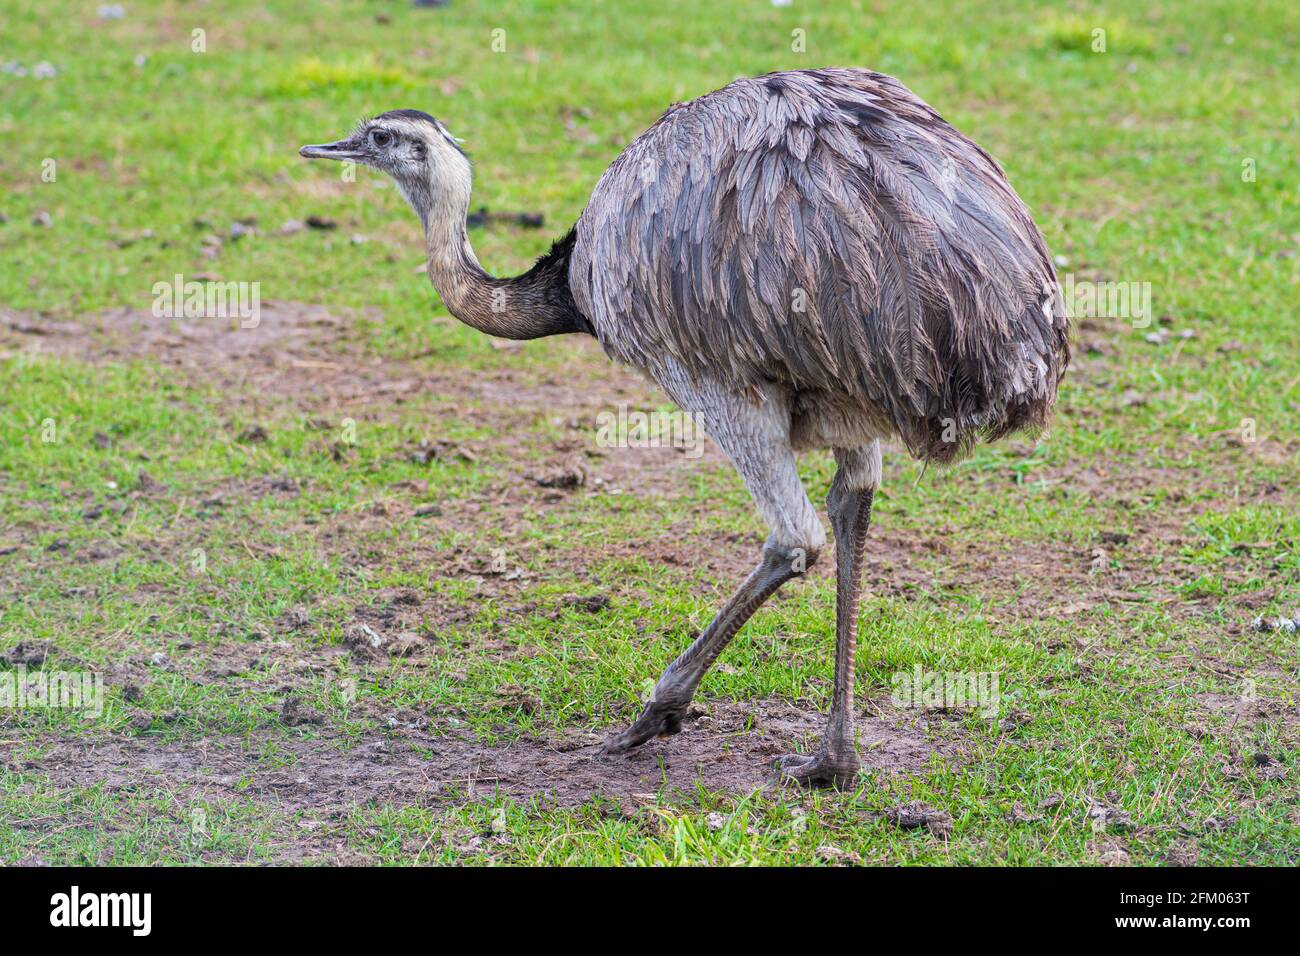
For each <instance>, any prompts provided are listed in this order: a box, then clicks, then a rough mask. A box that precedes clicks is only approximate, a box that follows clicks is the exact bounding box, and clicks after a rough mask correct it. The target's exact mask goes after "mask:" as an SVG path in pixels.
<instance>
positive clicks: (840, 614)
mask: <svg viewBox="0 0 1300 956" xmlns="http://www.w3.org/2000/svg"><path fill="white" fill-rule="evenodd" d="M835 456H836V459H837V460H838V461H839V469H838V470H837V471H836V473H835V480H834V481H832V482H831V490H830V494H829V495H828V496H827V499H826V505H827V510H828V511H829V512H830V516H831V527H832V528H833V529H834V532H835V688H834V691H833V694H832V697H831V714H830V720H829V722H828V723H827V726H826V733H825V735H824V736H823V737H822V742H821V746H820V747H819V748H818V750H817V752H816V753H814V754H789V755H787V756H785V757H782V758H780V759H779V760H778V761H777V769H778V772H779V773H780V775H781V777H783V778H789V779H792V780H795V781H797V782H799V783H801V784H804V785H805V786H810V787H839V788H841V789H848V788H850V787H852V786H853V785H854V784H855V783H856V782H857V779H858V770H859V768H860V767H861V762H860V761H859V760H858V755H857V751H856V749H855V747H854V727H853V723H854V713H853V679H854V671H853V654H854V649H855V646H856V644H857V639H858V584H859V579H860V577H861V573H862V556H863V553H864V552H865V550H866V546H867V529H868V528H869V527H870V526H871V502H872V499H873V498H874V496H875V489H876V485H877V484H878V483H879V481H880V448H879V445H878V444H873V445H871V446H869V448H867V449H865V450H862V451H858V450H854V451H849V452H841V451H839V450H838V449H837V450H836V453H835ZM863 486H865V487H863Z"/></svg>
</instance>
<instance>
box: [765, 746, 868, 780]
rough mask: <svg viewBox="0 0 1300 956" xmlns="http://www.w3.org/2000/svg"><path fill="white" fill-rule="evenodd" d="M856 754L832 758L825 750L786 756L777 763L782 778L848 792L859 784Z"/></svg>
mask: <svg viewBox="0 0 1300 956" xmlns="http://www.w3.org/2000/svg"><path fill="white" fill-rule="evenodd" d="M860 766H861V764H860V763H859V762H858V758H857V755H856V754H850V755H849V756H848V757H832V756H831V755H830V754H828V753H827V752H826V751H824V750H819V751H817V753H815V754H786V755H785V756H784V757H781V758H779V759H778V760H777V761H776V769H777V772H778V773H779V774H780V776H781V778H782V779H783V780H784V779H789V780H793V781H795V782H796V783H799V784H802V785H803V786H805V787H835V788H836V789H839V790H848V789H850V788H851V787H853V786H854V785H855V784H856V783H857V782H858V768H859V767H860Z"/></svg>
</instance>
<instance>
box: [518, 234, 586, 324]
mask: <svg viewBox="0 0 1300 956" xmlns="http://www.w3.org/2000/svg"><path fill="white" fill-rule="evenodd" d="M577 241H578V230H577V227H576V226H575V227H574V228H572V229H570V230H569V231H568V232H567V233H565V234H564V235H563V236H561V237H560V238H559V239H556V240H555V242H553V243H551V248H550V249H549V250H547V252H546V254H545V255H543V256H542V257H541V258H539V259H538V260H537V261H536V262H535V263H533V267H532V268H531V269H529V270H528V271H527V272H525V273H524V274H523V275H521V276H519V277H518V278H516V279H507V280H505V281H507V282H510V283H513V284H515V285H516V286H517V287H519V288H523V289H527V290H528V294H529V295H530V296H532V297H535V298H536V299H538V300H540V301H538V302H537V304H539V305H542V306H543V311H544V312H546V313H547V314H548V315H549V316H550V317H551V319H552V320H553V321H555V322H556V326H555V328H554V331H553V332H548V333H547V334H556V333H563V332H585V333H586V334H587V335H595V334H596V332H595V328H594V326H592V324H591V321H590V320H589V319H588V318H587V317H586V316H585V315H583V314H582V313H581V312H579V311H578V304H577V303H576V302H575V301H574V300H573V289H572V288H571V287H570V286H569V259H570V257H571V256H572V255H573V247H574V245H575V244H576V243H577Z"/></svg>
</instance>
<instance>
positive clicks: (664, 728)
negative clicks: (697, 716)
mask: <svg viewBox="0 0 1300 956" xmlns="http://www.w3.org/2000/svg"><path fill="white" fill-rule="evenodd" d="M685 717H686V705H685V704H682V705H675V704H666V703H663V702H660V701H653V700H652V701H651V702H650V703H648V704H646V705H645V710H643V711H641V716H640V717H638V718H637V719H636V721H635V722H634V723H633V724H632V726H631V727H629V728H628V729H627V730H625V731H623V732H622V733H621V734H615V735H614V736H613V737H610V738H609V739H608V740H606V741H605V745H604V746H603V747H602V748H601V750H600V752H601V753H603V754H621V753H626V752H627V751H629V750H631V749H632V748H633V747H639V746H641V745H642V744H643V743H645V742H646V741H647V740H649V739H650V738H651V737H671V736H672V735H673V734H677V733H681V730H682V721H683V720H684V719H685Z"/></svg>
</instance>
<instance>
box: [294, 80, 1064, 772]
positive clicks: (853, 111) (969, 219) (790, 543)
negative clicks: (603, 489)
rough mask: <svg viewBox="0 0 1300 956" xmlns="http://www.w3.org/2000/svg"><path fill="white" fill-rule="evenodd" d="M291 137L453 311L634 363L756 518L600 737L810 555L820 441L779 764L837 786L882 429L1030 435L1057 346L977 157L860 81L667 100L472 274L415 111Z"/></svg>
mask: <svg viewBox="0 0 1300 956" xmlns="http://www.w3.org/2000/svg"><path fill="white" fill-rule="evenodd" d="M302 152H303V154H304V155H306V156H323V157H330V158H341V159H353V160H356V161H359V162H365V163H368V164H370V165H373V166H376V167H378V168H380V169H383V170H385V171H387V172H389V173H390V174H391V175H393V177H394V178H395V179H396V180H397V182H398V184H399V185H400V186H401V188H402V190H403V192H404V193H405V195H406V197H407V199H408V200H409V201H410V202H411V204H412V206H413V207H414V208H415V210H416V212H417V213H418V214H419V216H420V219H421V222H422V223H423V225H424V231H425V237H426V243H427V246H428V251H429V275H430V278H431V279H432V281H433V282H434V284H435V286H437V288H438V290H439V292H440V294H441V295H442V298H443V301H444V302H445V303H446V305H447V307H448V309H449V310H450V311H451V312H452V313H453V314H454V315H456V316H457V317H459V318H461V319H462V320H463V321H465V322H467V323H468V324H470V325H472V326H474V327H476V328H479V329H482V330H483V331H486V332H489V333H490V334H493V335H503V336H507V337H512V338H535V337H538V336H542V335H550V334H555V333H561V332H584V333H588V334H592V335H594V336H595V337H596V338H597V340H599V342H600V343H601V345H602V346H603V347H604V349H605V350H606V352H608V353H609V354H610V355H611V356H612V357H613V358H615V359H617V360H619V361H622V362H626V363H628V364H630V365H632V366H635V367H637V368H640V369H642V370H644V371H645V372H647V373H648V374H649V375H650V376H652V377H653V378H654V379H655V380H656V381H657V382H659V383H660V385H662V386H663V388H664V389H665V391H667V392H668V393H669V395H671V396H672V397H673V399H674V400H675V401H676V402H677V403H678V404H679V405H680V406H681V407H682V408H683V409H685V410H687V411H690V412H694V413H696V414H698V415H699V416H700V417H701V418H702V419H703V423H704V426H705V428H706V429H707V430H708V431H709V434H710V435H712V436H713V438H714V439H715V440H716V441H717V442H718V444H719V445H720V446H721V447H722V448H723V450H724V451H726V452H727V454H728V455H729V456H730V457H731V459H732V461H733V462H734V463H735V465H736V467H737V469H738V470H739V471H740V473H741V475H742V476H743V477H744V479H745V481H746V484H747V485H748V487H749V489H750V492H751V493H752V494H753V496H754V499H755V501H756V503H757V505H758V507H759V510H760V511H761V512H762V514H763V516H764V517H765V518H766V520H767V522H768V524H769V526H770V528H771V529H772V533H771V536H770V537H769V538H768V542H767V544H766V545H765V547H764V552H763V557H762V560H761V561H760V563H759V565H758V567H757V568H756V569H755V571H754V573H753V574H751V575H750V577H749V578H748V579H747V580H746V581H745V582H744V583H743V584H742V585H741V587H740V589H739V590H738V591H737V593H736V594H735V595H734V596H733V597H732V599H731V600H730V601H729V602H728V603H727V604H726V605H725V606H724V608H723V609H722V611H721V612H720V613H719V614H718V616H717V618H715V619H714V621H713V622H712V623H711V624H710V625H709V627H708V628H706V629H705V631H704V632H703V633H702V634H701V635H700V637H699V638H698V639H697V640H696V641H695V642H694V643H693V644H692V645H691V647H690V648H688V649H687V650H686V651H685V652H683V654H682V655H681V656H680V657H679V658H678V659H677V660H676V661H674V662H673V664H672V665H670V666H669V668H668V670H667V671H666V672H665V673H664V675H663V677H661V678H660V680H659V683H658V685H657V686H656V689H655V693H654V695H653V697H652V699H651V700H650V701H649V702H648V703H647V704H646V706H645V709H644V710H643V712H642V714H641V716H640V717H639V718H638V720H637V721H636V722H635V723H634V724H633V725H632V727H631V728H629V729H628V730H627V731H626V732H625V733H623V734H621V735H619V736H617V737H615V738H613V739H611V741H610V742H609V744H608V745H607V750H608V751H612V752H618V751H621V750H625V749H627V748H629V747H633V746H636V745H638V744H640V743H643V742H644V741H645V740H647V739H649V738H650V737H652V736H655V735H666V734H671V733H674V732H676V731H677V730H678V729H680V725H681V720H682V717H683V715H684V713H685V710H686V705H687V704H688V703H689V701H690V700H691V698H692V696H693V695H694V693H695V690H696V688H697V686H698V684H699V681H700V679H701V678H702V677H703V675H704V672H705V671H706V670H707V669H708V667H709V665H710V664H712V662H713V661H714V660H715V659H716V658H717V656H718V655H719V654H720V653H721V651H722V649H723V648H724V647H725V646H726V644H727V642H728V641H729V640H730V639H731V637H732V636H733V635H734V634H735V632H736V631H737V630H738V629H739V628H740V626H741V625H743V624H744V622H745V621H746V620H747V619H748V618H749V616H750V615H751V614H752V613H753V612H754V611H755V610H756V609H757V607H758V606H759V605H760V604H761V603H762V602H763V600H765V599H766V598H767V597H768V596H769V595H770V594H771V593H772V592H774V591H775V590H776V589H777V588H778V587H780V585H781V584H782V583H784V582H785V581H786V580H788V579H789V578H791V577H793V576H795V575H797V574H800V573H802V572H803V571H804V570H805V569H806V568H807V567H808V566H810V565H811V564H812V562H813V561H815V560H816V559H817V557H818V554H819V552H820V550H821V549H822V547H823V546H824V544H825V532H824V530H823V529H822V526H821V523H820V521H819V520H818V519H817V516H816V513H815V511H814V510H813V509H812V506H811V504H810V502H809V501H808V498H807V495H806V494H805V492H804V490H803V488H802V485H801V484H800V481H799V477H798V473H797V470H796V468H795V464H794V452H795V451H796V450H800V449H806V448H814V447H826V448H831V449H833V450H834V453H835V457H836V461H837V463H838V466H839V470H838V471H837V474H836V477H835V480H834V481H833V482H832V485H831V490H830V497H829V498H828V502H827V504H828V510H829V513H830V517H831V523H832V527H833V529H834V532H835V539H836V558H837V606H836V607H837V615H836V617H837V653H836V676H835V685H834V686H835V693H834V697H833V701H832V707H831V719H830V723H829V726H828V729H827V733H826V736H825V738H824V739H823V742H822V745H821V747H820V749H819V750H818V751H817V752H816V753H814V754H812V755H794V756H791V757H788V758H784V759H783V760H782V761H781V768H782V770H783V772H784V773H785V774H787V775H789V776H791V777H794V778H796V779H799V780H802V781H804V782H808V783H815V784H826V783H837V784H845V783H848V782H851V781H852V780H853V779H855V777H856V769H857V766H858V759H857V756H856V753H855V750H854V744H853V655H854V644H855V639H856V630H857V616H858V578H859V576H860V569H861V562H862V554H863V549H864V547H865V541H866V530H867V527H868V525H869V522H870V514H871V501H872V498H873V495H874V491H875V488H876V487H877V485H878V484H879V481H880V444H879V442H880V440H881V439H889V438H896V439H898V440H900V441H901V442H902V443H903V444H904V445H905V446H906V447H907V449H908V450H909V451H910V452H911V453H912V454H913V455H914V456H916V457H918V458H921V459H924V460H927V461H938V462H947V461H952V460H954V459H955V458H957V457H959V456H960V455H962V454H963V453H965V452H966V451H967V450H968V449H969V448H970V446H971V445H972V443H973V442H975V441H976V440H979V439H995V438H998V437H1000V436H1002V435H1005V434H1007V433H1008V432H1011V431H1014V430H1017V429H1022V428H1031V429H1034V428H1039V427H1041V426H1043V425H1044V424H1045V423H1046V421H1047V417H1048V413H1049V411H1050V409H1051V406H1052V404H1053V402H1054V401H1055V398H1056V392H1057V385H1058V383H1059V381H1060V377H1061V374H1062V373H1063V372H1064V369H1065V366H1066V364H1067V362H1068V358H1069V353H1068V345H1067V324H1066V317H1065V311H1064V308H1063V305H1062V301H1061V297H1060V295H1059V293H1058V291H1057V285H1056V277H1055V273H1054V270H1053V268H1052V264H1051V260H1050V258H1049V256H1048V253H1047V249H1046V246H1045V244H1044V242H1043V239H1042V236H1041V234H1040V233H1039V231H1038V229H1037V227H1036V226H1035V225H1034V223H1033V220H1032V219H1031V218H1030V216H1029V213H1028V211H1027V210H1026V209H1025V207H1024V204H1023V203H1021V201H1020V199H1019V198H1018V197H1017V196H1016V194H1015V192H1014V191H1013V190H1012V189H1011V187H1010V185H1008V183H1007V181H1006V178H1005V177H1004V175H1003V173H1002V170H1001V169H1000V168H999V167H998V165H997V163H996V162H994V160H993V159H992V158H991V157H990V156H989V155H988V154H987V153H985V152H984V151H983V150H982V149H980V148H979V147H978V146H976V145H975V144H974V143H972V142H971V141H970V140H969V139H967V138H966V137H964V136H962V135H961V134H960V133H958V132H957V131H956V130H955V129H953V128H952V127H951V126H950V125H948V124H947V123H946V122H945V121H944V120H943V119H942V118H941V117H940V116H939V115H938V114H937V113H936V112H935V111H934V110H933V109H931V108H930V107H929V106H927V105H926V104H925V103H923V102H922V101H921V100H920V99H919V98H917V97H916V96H915V95H914V94H912V93H911V92H910V91H909V90H908V89H907V88H906V87H904V86H903V85H902V84H901V83H899V82H898V81H897V80H895V79H893V78H892V77H888V76H885V75H883V74H879V73H871V72H867V71H865V70H852V69H825V70H807V71H802V70H801V71H793V72H786V73H774V74H770V75H768V76H763V77H758V78H755V79H743V80H738V81H736V82H734V83H732V84H730V85H728V86H727V87H725V88H723V89H721V90H718V91H717V92H714V93H710V94H708V95H706V96H702V97H700V98H699V99H696V100H693V101H691V102H689V103H684V104H678V105H676V106H674V107H673V108H671V109H670V110H669V111H668V112H667V113H665V114H664V116H663V117H662V118H661V119H660V120H659V121H658V122H657V123H655V124H654V126H652V127H651V128H650V129H649V130H647V131H646V132H645V133H643V134H642V135H641V136H639V137H637V139H636V140H635V141H634V142H633V143H632V144H631V145H629V146H628V147H627V148H626V149H625V150H624V151H623V152H622V153H621V154H620V155H619V156H618V158H617V159H615V161H614V162H613V164H611V166H610V167H609V169H608V170H607V171H606V172H605V174H604V175H603V176H602V177H601V179H600V182H599V183H598V184H597V186H596V188H595V191H594V192H593V194H592V197H591V200H590V202H589V203H588V206H587V208H586V210H585V211H584V212H583V214H582V216H581V217H580V218H579V220H578V222H577V224H576V226H575V227H574V230H573V232H571V233H570V234H569V235H567V236H565V237H564V238H563V239H561V240H560V241H559V242H557V243H556V244H555V246H554V247H553V248H552V250H551V252H550V253H549V254H548V255H547V256H544V257H543V258H542V259H541V260H539V261H538V263H537V265H536V266H534V267H533V269H532V270H530V271H529V272H528V273H526V274H525V275H523V276H520V277H517V278H515V279H495V278H493V277H491V276H489V275H488V274H487V273H486V272H484V270H483V269H482V268H481V267H480V266H479V264H478V260H477V259H476V258H475V256H474V253H473V251H472V250H471V249H470V246H469V242H468V239H467V238H466V233H465V215H466V211H467V210H468V208H469V194H470V167H469V162H468V160H467V159H466V158H465V156H464V154H463V153H462V152H461V151H460V149H459V147H458V146H457V145H456V144H455V142H454V141H453V140H452V138H451V137H450V134H448V133H447V131H446V130H445V128H443V127H442V126H441V124H439V123H438V122H437V121H436V120H434V119H433V118H432V117H430V116H428V115H427V114H423V113H419V112H418V111H413V110H399V111H394V112H392V113H386V114H383V115H382V116H379V117H377V118H375V119H374V120H371V121H368V122H366V123H363V124H362V125H361V126H360V127H359V128H358V130H357V132H356V133H354V134H353V136H352V137H351V138H349V139H347V140H343V141H340V142H338V143H333V144H330V145H328V146H314V147H304V148H303V150H302Z"/></svg>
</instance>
